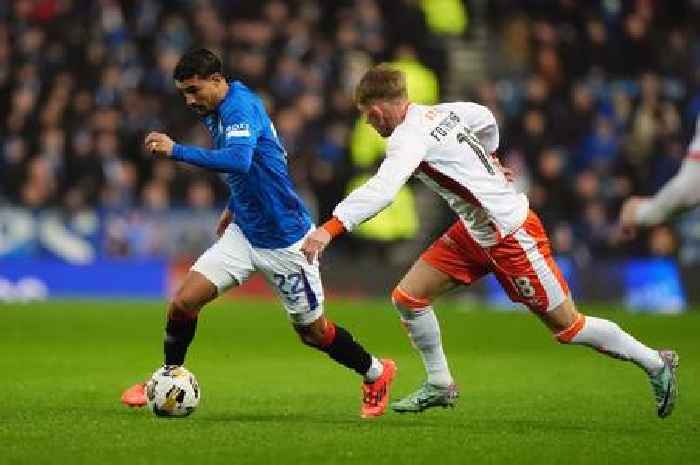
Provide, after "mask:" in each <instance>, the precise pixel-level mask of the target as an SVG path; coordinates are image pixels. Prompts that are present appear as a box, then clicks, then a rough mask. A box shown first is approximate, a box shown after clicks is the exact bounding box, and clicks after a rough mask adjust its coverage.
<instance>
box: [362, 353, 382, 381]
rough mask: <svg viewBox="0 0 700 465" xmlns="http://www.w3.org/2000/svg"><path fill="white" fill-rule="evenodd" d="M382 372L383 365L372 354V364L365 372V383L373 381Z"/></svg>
mask: <svg viewBox="0 0 700 465" xmlns="http://www.w3.org/2000/svg"><path fill="white" fill-rule="evenodd" d="M382 373H384V365H383V364H382V362H381V360H379V359H378V358H377V357H375V356H374V355H372V364H371V365H370V366H369V370H367V373H365V383H373V382H375V381H376V380H377V379H378V378H379V377H380V376H382Z"/></svg>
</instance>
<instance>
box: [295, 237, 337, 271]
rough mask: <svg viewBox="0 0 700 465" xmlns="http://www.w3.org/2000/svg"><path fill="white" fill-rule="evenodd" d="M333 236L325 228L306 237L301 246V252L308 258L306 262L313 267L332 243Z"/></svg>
mask: <svg viewBox="0 0 700 465" xmlns="http://www.w3.org/2000/svg"><path fill="white" fill-rule="evenodd" d="M331 239H332V237H331V234H330V233H329V232H328V231H326V229H325V228H316V229H314V231H313V232H312V233H311V234H309V235H308V236H306V239H305V240H304V243H303V244H302V245H301V252H302V253H303V254H304V256H306V261H308V262H309V264H310V265H313V264H314V262H315V261H316V260H318V258H319V257H320V256H321V253H323V249H325V248H326V246H327V245H328V244H329V243H330V242H331Z"/></svg>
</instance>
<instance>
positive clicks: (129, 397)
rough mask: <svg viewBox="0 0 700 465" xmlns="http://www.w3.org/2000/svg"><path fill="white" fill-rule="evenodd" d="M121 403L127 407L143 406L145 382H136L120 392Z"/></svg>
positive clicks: (145, 401) (144, 401)
mask: <svg viewBox="0 0 700 465" xmlns="http://www.w3.org/2000/svg"><path fill="white" fill-rule="evenodd" d="M121 400H122V404H124V405H127V406H129V407H143V406H144V405H146V404H147V403H148V402H147V400H146V383H138V384H134V385H133V386H131V387H130V388H129V389H127V390H126V391H124V393H123V394H122V399H121Z"/></svg>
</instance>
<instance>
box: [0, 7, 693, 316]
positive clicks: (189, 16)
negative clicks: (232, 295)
mask: <svg viewBox="0 0 700 465" xmlns="http://www.w3.org/2000/svg"><path fill="white" fill-rule="evenodd" d="M698 10H700V6H698V3H697V2H693V1H678V2H658V1H651V0H649V1H643V0H639V1H612V2H607V1H606V2H575V1H570V0H561V1H554V0H552V1H538V0H527V1H508V0H494V1H488V2H487V1H479V0H473V1H465V2H462V1H459V0H392V1H375V0H356V1H333V2H330V1H329V2H325V1H315V0H299V1H279V0H272V1H264V2H252V1H241V0H238V1H237V0H232V1H224V0H220V1H216V0H212V1H194V0H192V1H190V0H178V1H170V2H164V1H155V0H144V1H126V0H125V1H112V0H101V1H84V0H39V1H37V0H18V1H4V2H0V18H1V19H0V108H2V110H3V111H2V114H3V115H5V117H4V118H3V119H2V121H1V122H0V179H1V184H0V296H3V298H5V299H7V300H12V299H20V300H21V299H23V298H30V297H38V298H41V297H42V296H45V295H49V296H52V295H53V296H74V295H78V296H80V295H91V296H100V295H102V296H104V295H132V296H161V295H164V294H167V293H168V292H169V289H171V287H172V285H173V283H176V282H177V280H178V277H179V276H181V273H182V272H183V270H186V269H187V265H188V264H189V263H190V262H191V261H192V259H193V258H194V257H196V256H197V255H198V254H199V253H200V252H201V251H202V250H204V249H205V248H206V247H207V246H208V244H210V243H211V241H212V240H213V239H214V235H213V229H214V225H215V222H216V218H217V216H218V213H219V211H220V210H221V208H222V207H223V205H224V204H225V201H226V195H227V193H226V191H225V186H224V185H223V183H221V182H220V181H219V179H217V176H216V175H213V174H211V173H207V172H205V171H203V170H199V169H196V168H192V167H189V166H185V165H182V164H176V163H172V162H169V161H167V160H152V159H151V156H150V155H149V154H148V153H146V152H144V151H143V149H142V140H143V136H144V134H145V133H146V132H147V131H149V130H154V129H158V130H164V131H167V132H168V133H169V134H171V135H172V136H174V138H175V139H176V140H179V141H183V142H188V143H194V144H200V145H208V144H209V140H208V135H207V134H206V132H205V130H204V129H203V127H202V126H200V125H199V124H198V123H197V121H196V119H195V118H194V116H193V115H191V114H189V113H188V111H187V110H186V108H185V107H184V106H183V104H182V102H181V98H180V97H179V96H178V95H177V94H176V92H175V90H174V88H173V85H172V81H171V72H172V69H173V67H174V65H175V63H176V61H177V59H178V57H179V55H180V54H181V53H182V52H183V51H184V50H186V49H188V48H190V47H192V46H195V45H196V46H205V47H208V48H210V49H212V50H214V51H216V52H217V53H219V54H220V55H221V56H222V57H223V59H224V62H225V66H226V71H227V74H228V75H229V76H230V77H232V78H238V79H241V80H243V81H244V82H246V83H247V84H249V85H250V86H252V87H253V88H254V89H256V90H257V91H258V92H260V93H261V95H263V97H264V99H265V102H266V104H267V106H268V108H269V111H270V113H271V116H272V118H273V120H274V121H275V124H276V127H277V129H278V132H279V134H280V135H281V137H282V139H283V141H284V144H285V146H286V148H287V150H288V152H289V164H290V170H291V172H292V173H293V177H294V180H295V182H296V185H297V186H298V188H299V190H300V192H301V193H302V194H303V197H304V199H305V201H306V203H307V205H308V206H309V208H310V209H311V210H312V212H313V214H314V217H315V218H317V219H321V220H322V219H325V218H327V217H328V216H329V214H330V212H331V211H332V208H333V206H334V205H335V204H336V203H337V201H338V200H340V199H341V198H342V196H343V195H344V194H345V193H346V192H347V191H348V190H349V189H351V188H352V187H353V186H355V185H357V183H358V182H361V181H362V180H363V179H365V178H366V177H367V176H368V175H370V174H371V173H373V170H374V169H375V168H376V166H377V165H378V163H379V162H380V160H381V158H382V155H383V153H382V150H383V141H382V140H381V139H380V138H379V137H378V136H377V135H376V134H374V133H373V132H372V130H371V129H370V128H369V127H368V126H366V125H364V124H363V123H362V122H360V121H358V115H357V113H356V111H355V110H354V109H353V105H352V88H353V85H354V84H355V83H356V82H357V80H358V78H359V76H360V75H361V73H362V72H363V71H364V70H365V69H366V68H367V67H368V66H369V65H370V64H371V63H374V62H378V61H389V62H393V63H395V64H396V65H397V66H399V67H401V68H402V69H404V70H405V71H406V72H407V73H408V76H409V91H410V93H411V97H412V98H413V99H414V100H415V101H417V102H421V103H433V102H437V101H438V100H458V99H462V100H464V99H467V100H475V101H478V102H481V103H483V104H485V105H487V106H488V107H489V108H491V110H492V111H493V112H494V113H495V114H496V116H497V118H498V120H499V123H500V126H501V129H502V137H501V141H502V143H501V148H500V150H499V153H500V156H501V158H502V160H503V161H504V163H505V164H507V165H509V166H511V167H513V168H515V169H516V170H517V171H518V172H519V173H520V178H519V180H518V183H519V185H520V188H521V189H523V190H524V191H526V192H527V193H528V196H529V198H530V201H531V204H532V207H533V208H534V209H535V210H536V211H537V212H538V213H539V214H540V215H541V216H542V218H543V220H544V223H545V225H546V227H547V229H548V231H549V232H550V236H551V239H552V242H553V245H554V249H555V251H556V254H557V256H558V257H559V260H560V263H562V266H563V267H564V268H565V269H566V270H568V271H567V275H568V276H569V278H570V279H571V280H572V281H573V287H574V289H575V292H576V295H577V297H578V298H579V299H589V300H611V299H613V300H625V301H626V302H628V303H633V304H634V303H636V304H635V305H637V304H639V303H641V304H644V303H649V305H647V306H650V307H654V308H662V309H666V310H669V311H674V310H677V309H679V308H682V307H683V306H684V305H685V302H686V298H687V297H688V298H690V300H691V301H697V300H700V290H698V289H697V288H698V286H694V285H693V284H694V282H693V277H694V276H696V275H697V274H696V270H697V267H698V264H699V263H700V228H699V226H700V213H694V212H691V213H689V214H688V215H686V216H683V217H682V218H680V219H679V220H678V221H677V222H676V223H674V224H673V225H669V226H660V227H657V228H654V229H651V230H650V231H648V232H645V233H643V234H641V235H640V236H639V237H638V238H637V239H636V240H634V241H632V242H625V241H623V240H622V238H621V233H620V228H619V227H618V225H617V214H618V211H619V207H620V204H621V201H622V200H623V199H624V198H625V197H627V196H628V195H630V194H633V193H635V194H650V193H653V192H655V191H656V190H657V189H658V188H659V187H660V186H661V185H662V184H663V183H664V182H665V181H667V180H668V179H669V178H670V177H671V176H672V175H673V174H674V173H675V171H676V170H677V169H678V167H679V165H680V163H681V161H682V159H683V156H684V154H685V147H686V145H687V143H688V141H689V138H690V135H691V133H692V129H693V125H694V121H695V118H696V116H697V114H698V111H700V86H699V84H700V72H699V71H700V47H699V44H700V43H699V42H698V40H697V39H698V38H697V30H698V21H699V20H698V18H700V15H699V14H698V13H700V11H698ZM451 218H452V216H451V213H449V212H448V211H447V210H446V209H445V208H444V206H443V205H442V202H441V201H440V200H439V199H438V198H437V197H436V196H434V195H433V194H432V193H429V192H427V191H426V189H425V188H424V187H423V186H421V185H418V184H410V185H409V186H408V187H406V188H405V189H404V190H403V191H402V192H401V194H400V195H399V197H398V199H397V202H396V203H395V204H394V205H393V206H392V207H391V208H390V209H389V210H388V211H387V212H385V213H384V214H383V215H382V216H380V217H379V218H377V219H376V220H374V221H373V222H372V223H369V224H367V225H365V226H364V227H363V228H361V229H360V230H359V231H358V232H357V233H355V234H354V235H353V236H352V237H350V238H348V239H344V240H343V241H339V247H336V248H335V249H334V250H333V251H332V252H331V253H330V254H329V256H328V257H327V259H326V261H325V263H324V266H325V267H326V273H325V279H326V281H327V282H328V285H329V287H330V288H331V289H332V290H333V291H335V292H340V293H343V292H344V293H350V294H381V293H384V292H385V291H386V290H387V289H389V288H390V287H391V286H392V285H393V283H394V281H395V279H396V277H397V276H398V275H399V274H400V273H401V272H402V271H404V270H405V269H406V267H407V266H408V264H410V263H411V262H412V261H413V259H414V258H415V257H416V255H417V254H418V252H419V251H420V250H421V248H422V247H423V246H424V245H426V244H427V243H429V242H430V241H432V240H433V239H434V238H435V237H436V236H437V235H438V234H439V233H440V232H441V231H442V230H443V229H444V227H445V226H446V225H447V224H449V222H450V221H451ZM633 259H634V261H630V260H633ZM639 259H642V260H641V261H640V260H639ZM677 264H679V265H680V267H679V268H678V267H677V266H676V265H677ZM127 270H128V272H127ZM377 270H380V271H379V273H380V275H381V277H382V279H377V272H378V271H377ZM591 271H595V272H591ZM114 275H119V276H122V277H123V279H120V280H118V281H117V282H115V280H114V279H111V280H110V279H107V278H108V276H114ZM66 276H71V277H72V279H65V278H66ZM640 276H651V277H653V278H651V279H649V280H646V281H645V280H644V279H643V278H640ZM640 280H641V282H637V281H640ZM493 283H494V282H493V281H491V282H490V283H488V282H487V284H486V285H485V286H482V287H478V288H477V289H476V291H477V293H478V294H483V293H485V294H486V295H487V296H490V299H491V301H492V302H499V301H500V300H501V299H502V298H503V296H502V295H500V294H499V293H498V292H497V290H496V286H493V285H492V284H493ZM249 287H250V289H251V290H252V292H259V291H262V290H263V289H264V286H263V285H262V283H260V282H253V283H252V284H251V285H250V286H249ZM651 300H654V302H651ZM642 306H644V305H642Z"/></svg>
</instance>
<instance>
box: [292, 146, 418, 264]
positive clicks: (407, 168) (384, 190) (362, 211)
mask: <svg viewBox="0 0 700 465" xmlns="http://www.w3.org/2000/svg"><path fill="white" fill-rule="evenodd" d="M392 142H393V141H390V143H389V146H388V147H387V156H386V158H385V159H384V162H382V164H381V166H380V167H379V170H378V171H377V173H376V174H375V175H374V176H373V177H372V178H371V179H370V180H368V181H367V182H366V183H365V184H363V185H362V186H360V187H358V188H357V189H355V190H354V191H352V192H351V193H350V194H349V195H348V196H347V197H346V198H345V199H344V200H343V201H342V202H340V203H339V204H338V205H337V206H336V207H335V209H334V210H333V217H332V218H331V219H330V220H328V221H326V222H325V223H324V224H323V225H321V226H320V227H319V228H317V229H316V230H315V231H313V232H312V233H311V234H310V235H309V236H308V237H307V238H306V240H305V241H304V244H303V245H302V248H301V250H302V252H303V253H304V254H305V255H306V258H307V259H308V260H309V262H310V263H311V262H313V261H314V260H315V259H316V258H317V257H318V256H319V255H320V254H321V252H322V251H323V249H325V247H326V246H327V245H328V244H329V243H330V241H331V240H332V239H333V238H335V237H337V236H339V235H341V234H343V233H344V232H346V231H352V230H353V229H354V228H355V227H356V226H358V225H359V224H362V223H363V222H365V221H367V220H369V219H370V218H372V217H374V216H375V215H377V214H378V213H379V212H381V211H382V210H384V209H385V208H386V207H388V206H389V205H390V204H391V203H392V202H393V200H394V198H395V197H396V194H398V192H399V190H401V187H403V185H404V184H406V181H408V178H410V177H411V175H412V174H413V173H414V172H415V170H416V169H417V168H418V165H420V163H421V161H422V160H423V158H424V156H425V152H426V148H425V146H424V145H422V144H421V143H420V142H418V143H413V144H410V143H404V144H398V143H396V142H394V143H392Z"/></svg>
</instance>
